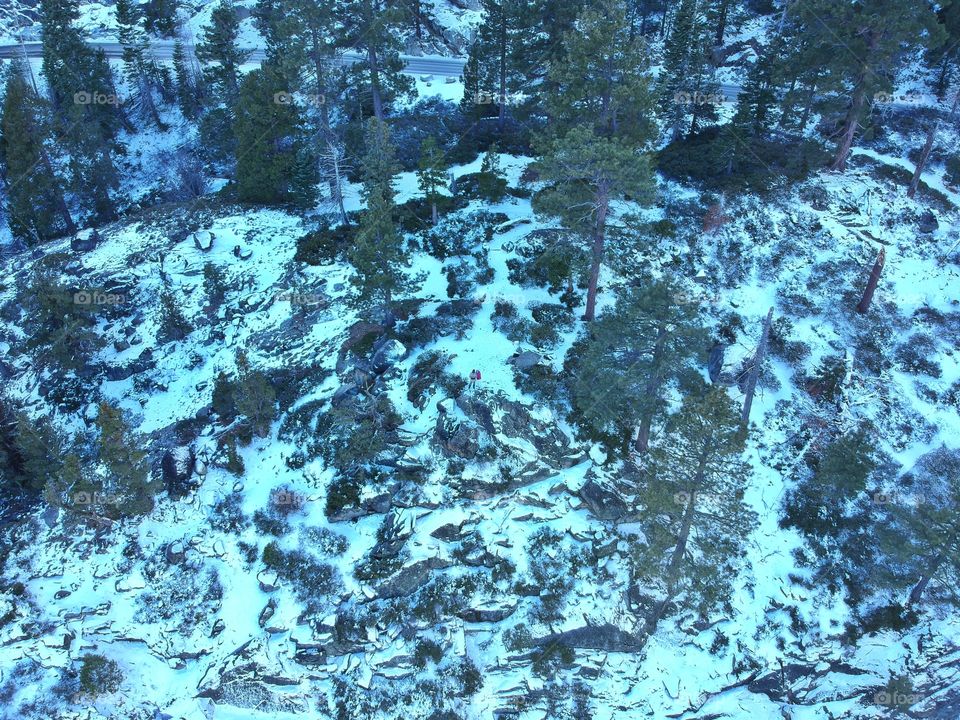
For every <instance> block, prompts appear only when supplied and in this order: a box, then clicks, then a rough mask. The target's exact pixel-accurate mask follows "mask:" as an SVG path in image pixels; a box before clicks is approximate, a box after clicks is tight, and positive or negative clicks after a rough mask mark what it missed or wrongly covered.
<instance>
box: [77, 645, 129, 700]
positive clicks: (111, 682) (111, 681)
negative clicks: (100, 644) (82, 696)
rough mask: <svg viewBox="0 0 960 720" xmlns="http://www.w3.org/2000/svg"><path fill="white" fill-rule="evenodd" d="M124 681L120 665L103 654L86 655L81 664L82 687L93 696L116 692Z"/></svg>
mask: <svg viewBox="0 0 960 720" xmlns="http://www.w3.org/2000/svg"><path fill="white" fill-rule="evenodd" d="M121 682H123V674H122V673H121V672H120V666H119V665H117V663H116V662H114V661H113V660H109V659H107V658H106V657H104V656H103V655H90V654H88V655H84V656H83V658H82V665H81V666H80V689H81V690H82V691H83V692H85V693H86V694H87V695H90V696H91V697H99V696H100V695H107V694H109V693H114V692H116V691H117V690H118V689H119V688H120V683H121Z"/></svg>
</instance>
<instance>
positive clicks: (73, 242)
mask: <svg viewBox="0 0 960 720" xmlns="http://www.w3.org/2000/svg"><path fill="white" fill-rule="evenodd" d="M99 243H100V233H98V232H97V231H96V230H94V229H93V228H86V229H85V230H81V231H80V232H78V233H77V234H76V235H74V236H73V237H72V238H71V239H70V249H71V250H73V251H74V252H90V251H91V250H95V249H96V247H97V245H98V244H99Z"/></svg>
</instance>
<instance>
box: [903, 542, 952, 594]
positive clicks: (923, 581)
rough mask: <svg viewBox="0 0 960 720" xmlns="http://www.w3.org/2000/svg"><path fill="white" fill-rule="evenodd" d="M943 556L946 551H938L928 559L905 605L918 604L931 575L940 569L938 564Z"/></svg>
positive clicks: (931, 577) (942, 559) (941, 561)
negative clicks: (931, 558) (924, 570)
mask: <svg viewBox="0 0 960 720" xmlns="http://www.w3.org/2000/svg"><path fill="white" fill-rule="evenodd" d="M945 557H946V553H944V552H940V553H939V554H937V556H936V557H935V558H933V560H931V561H930V564H929V565H928V566H927V570H926V572H924V573H923V575H922V576H921V577H920V580H919V582H917V584H916V585H914V586H913V590H911V591H910V598H909V599H908V600H907V607H913V606H914V605H919V604H920V599H921V598H922V597H923V593H924V591H925V590H926V589H927V585H929V584H930V581H931V580H932V579H933V576H934V575H935V574H936V572H937V570H939V569H940V565H941V564H942V563H943V561H944V558H945Z"/></svg>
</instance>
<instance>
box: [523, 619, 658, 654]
mask: <svg viewBox="0 0 960 720" xmlns="http://www.w3.org/2000/svg"><path fill="white" fill-rule="evenodd" d="M536 642H537V644H538V645H549V644H552V643H562V644H564V645H566V646H567V647H572V648H577V649H581V650H602V651H604V652H639V651H640V650H642V649H643V642H642V641H641V640H640V638H638V637H636V636H635V635H631V634H630V633H628V632H627V631H626V630H621V629H620V628H618V627H617V626H616V625H611V624H610V623H604V624H603V625H587V626H585V627H582V628H576V629H574V630H567V631H566V632H562V633H555V634H553V635H547V636H546V637H543V638H540V639H538V640H537V641H536Z"/></svg>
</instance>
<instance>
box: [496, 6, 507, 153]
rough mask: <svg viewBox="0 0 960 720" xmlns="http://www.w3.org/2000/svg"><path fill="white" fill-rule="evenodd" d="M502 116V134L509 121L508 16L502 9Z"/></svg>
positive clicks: (498, 128)
mask: <svg viewBox="0 0 960 720" xmlns="http://www.w3.org/2000/svg"><path fill="white" fill-rule="evenodd" d="M499 41H500V42H499V44H500V48H499V50H500V68H499V71H500V78H499V80H500V114H499V116H498V117H497V130H498V131H499V132H500V133H501V134H502V133H503V128H504V127H505V125H506V120H507V14H506V10H504V9H501V16H500V37H499Z"/></svg>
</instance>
